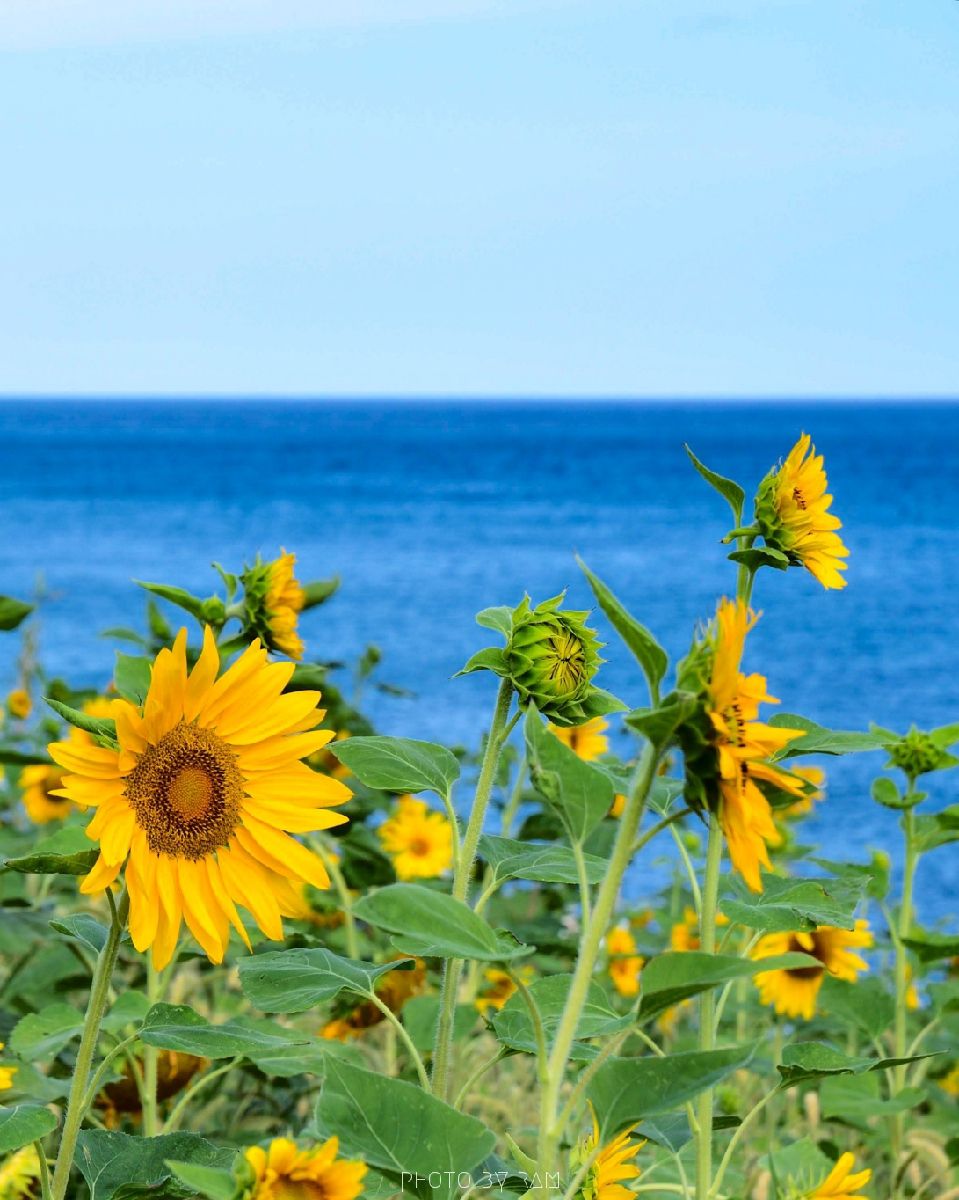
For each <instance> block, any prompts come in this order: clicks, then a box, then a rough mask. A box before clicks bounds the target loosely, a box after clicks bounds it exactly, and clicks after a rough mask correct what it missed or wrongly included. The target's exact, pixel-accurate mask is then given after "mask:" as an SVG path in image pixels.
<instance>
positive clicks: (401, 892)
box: [353, 883, 531, 962]
mask: <svg viewBox="0 0 959 1200" xmlns="http://www.w3.org/2000/svg"><path fill="white" fill-rule="evenodd" d="M353 912H354V914H355V915H356V916H357V917H358V918H359V919H360V920H361V921H367V922H368V923H369V924H370V925H375V926H376V928H377V929H385V930H386V932H387V933H389V934H391V935H392V937H393V944H394V945H395V946H396V948H397V949H398V950H400V951H401V952H403V953H404V954H414V955H418V956H420V957H421V958H468V959H475V960H476V961H479V962H505V961H508V960H510V959H514V958H522V957H524V956H525V955H527V954H529V953H531V948H530V947H528V946H523V945H521V944H520V943H518V942H517V941H516V939H515V938H514V937H512V935H511V934H506V933H501V932H497V931H495V930H494V929H493V928H492V927H491V926H489V925H487V923H486V922H485V921H484V920H483V918H482V917H479V916H477V915H476V913H475V912H473V910H472V909H471V908H469V907H468V906H467V905H465V904H464V903H463V902H462V901H461V900H455V899H454V898H453V897H452V896H447V895H445V894H444V893H443V892H435V891H431V890H430V889H429V888H426V887H422V886H421V885H419V884H416V883H393V884H390V885H389V886H388V887H384V888H380V889H379V890H378V891H376V892H370V893H369V894H367V895H366V896H363V897H362V898H361V899H360V900H359V901H358V902H357V904H356V905H355V906H354V908H353Z"/></svg>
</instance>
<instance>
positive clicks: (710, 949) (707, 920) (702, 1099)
mask: <svg viewBox="0 0 959 1200" xmlns="http://www.w3.org/2000/svg"><path fill="white" fill-rule="evenodd" d="M722 861H723V832H722V827H721V826H720V824H719V818H718V817H717V816H716V814H715V813H711V814H710V817H709V841H708V842H707V844H706V876H705V879H704V880H703V900H702V910H701V912H700V916H699V948H700V950H701V951H702V952H703V954H715V953H716V905H717V901H718V897H719V872H720V867H721V866H722ZM715 1048H716V997H715V994H714V992H713V991H712V990H711V989H708V990H707V991H705V992H703V993H702V995H701V996H700V998H699V1049H700V1051H702V1052H703V1053H706V1052H708V1051H710V1050H714V1049H715ZM696 1107H697V1111H698V1124H699V1129H698V1131H697V1133H696V1200H707V1197H708V1195H709V1191H710V1187H711V1185H712V1171H713V1089H712V1088H706V1090H705V1091H703V1092H701V1093H700V1096H699V1100H698V1102H697V1106H696Z"/></svg>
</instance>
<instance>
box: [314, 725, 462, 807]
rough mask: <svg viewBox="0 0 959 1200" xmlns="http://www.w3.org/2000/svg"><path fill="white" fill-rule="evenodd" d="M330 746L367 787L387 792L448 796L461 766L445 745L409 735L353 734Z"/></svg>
mask: <svg viewBox="0 0 959 1200" xmlns="http://www.w3.org/2000/svg"><path fill="white" fill-rule="evenodd" d="M327 749H328V750H329V751H330V752H331V753H332V754H333V755H334V756H335V757H336V758H338V759H339V760H340V762H341V763H344V764H345V765H346V766H348V767H349V768H350V770H351V771H352V772H353V774H354V775H355V776H356V777H357V779H359V781H360V782H361V783H365V784H366V786H367V787H371V788H379V789H381V790H383V791H387V792H400V793H407V792H410V793H414V794H415V793H416V792H436V794H437V795H438V796H445V795H447V793H448V792H449V790H450V788H451V787H452V786H453V784H454V783H455V782H456V780H457V779H458V778H459V773H460V765H459V763H458V762H457V760H456V758H455V757H454V756H453V755H452V754H451V753H450V752H449V750H447V749H446V747H445V746H436V745H434V744H433V743H432V742H415V741H411V740H410V739H409V738H391V737H380V736H371V737H351V738H348V739H345V740H344V741H341V742H334V743H331V744H330V745H329V746H328V747H327Z"/></svg>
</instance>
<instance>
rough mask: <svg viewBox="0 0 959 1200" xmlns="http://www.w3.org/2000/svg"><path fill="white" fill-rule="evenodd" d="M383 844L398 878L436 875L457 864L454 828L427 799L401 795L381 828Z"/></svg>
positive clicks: (380, 833)
mask: <svg viewBox="0 0 959 1200" xmlns="http://www.w3.org/2000/svg"><path fill="white" fill-rule="evenodd" d="M379 836H380V841H381V842H382V843H383V848H384V850H386V852H387V854H389V856H390V857H391V858H392V860H393V867H394V869H395V871H396V877H397V879H432V878H433V877H434V876H436V875H442V874H443V872H444V871H448V870H449V869H450V867H451V866H452V865H453V828H452V826H451V825H450V823H449V820H448V819H447V818H446V817H445V816H444V815H443V814H442V813H438V812H432V811H431V810H430V808H429V806H428V805H427V803H426V801H425V800H417V799H416V797H415V796H400V798H399V800H398V801H397V805H396V809H395V811H394V812H393V814H392V816H390V818H389V819H388V820H386V821H384V822H383V824H382V825H381V826H380V828H379Z"/></svg>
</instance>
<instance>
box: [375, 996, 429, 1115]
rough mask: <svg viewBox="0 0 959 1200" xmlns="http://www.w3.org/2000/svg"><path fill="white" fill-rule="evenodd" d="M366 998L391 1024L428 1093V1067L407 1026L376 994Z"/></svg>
mask: <svg viewBox="0 0 959 1200" xmlns="http://www.w3.org/2000/svg"><path fill="white" fill-rule="evenodd" d="M366 998H367V999H368V1000H369V1001H370V1002H371V1003H372V1004H374V1005H375V1006H376V1007H377V1008H378V1009H379V1010H380V1012H381V1013H382V1014H383V1016H384V1017H385V1018H386V1020H387V1021H388V1022H389V1025H390V1028H391V1029H392V1030H393V1032H394V1034H395V1035H396V1036H397V1037H398V1038H399V1039H400V1041H401V1042H402V1043H403V1046H404V1047H405V1049H406V1052H407V1054H408V1055H409V1056H410V1061H411V1062H412V1064H413V1066H414V1067H415V1068H416V1074H417V1075H418V1076H419V1079H420V1083H421V1084H422V1085H423V1090H424V1091H427V1092H428V1091H429V1090H430V1080H429V1076H428V1075H427V1073H426V1067H425V1066H424V1065H423V1059H422V1058H421V1056H420V1052H419V1050H417V1048H416V1046H415V1044H414V1043H413V1039H412V1038H411V1037H410V1035H409V1031H408V1030H407V1028H406V1026H405V1025H404V1024H403V1022H402V1021H401V1020H400V1019H399V1017H398V1016H397V1015H396V1013H395V1012H393V1010H392V1009H391V1008H390V1007H389V1005H388V1004H385V1003H384V1002H383V1001H382V1000H381V999H380V997H379V996H377V994H376V992H372V991H371V992H367V993H366Z"/></svg>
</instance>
